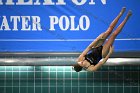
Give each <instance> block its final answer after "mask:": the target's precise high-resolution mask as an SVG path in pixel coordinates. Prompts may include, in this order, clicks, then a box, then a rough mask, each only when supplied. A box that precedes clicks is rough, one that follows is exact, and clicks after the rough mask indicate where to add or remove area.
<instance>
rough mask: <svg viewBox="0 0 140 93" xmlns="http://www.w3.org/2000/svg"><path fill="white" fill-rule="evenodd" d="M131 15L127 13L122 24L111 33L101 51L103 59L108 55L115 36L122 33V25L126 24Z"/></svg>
mask: <svg viewBox="0 0 140 93" xmlns="http://www.w3.org/2000/svg"><path fill="white" fill-rule="evenodd" d="M131 15H132V12H131V11H129V12H128V14H127V16H126V17H125V19H124V20H123V22H122V23H121V24H120V25H119V26H118V27H117V29H116V30H115V31H114V32H113V33H112V35H111V36H110V38H109V39H108V41H107V42H106V43H105V44H104V46H103V50H102V55H103V57H105V56H106V55H107V54H108V52H109V49H110V46H112V44H113V42H114V40H115V38H116V36H117V35H118V34H119V33H120V32H121V31H122V28H123V27H124V25H125V24H126V22H127V20H128V19H129V17H130V16H131Z"/></svg>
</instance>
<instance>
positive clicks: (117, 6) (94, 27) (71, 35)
mask: <svg viewBox="0 0 140 93" xmlns="http://www.w3.org/2000/svg"><path fill="white" fill-rule="evenodd" d="M15 1H17V0H15ZM40 1H41V2H43V0H40ZM53 1H57V0H53ZM89 1H90V0H88V1H87V3H85V4H84V5H81V6H76V5H75V4H74V3H72V1H71V0H65V2H66V5H50V6H47V5H46V6H44V5H39V6H33V5H26V6H23V5H18V6H17V5H14V6H13V5H8V6H7V5H0V11H1V12H0V16H1V17H0V25H1V23H2V16H6V17H7V20H8V22H9V23H10V19H9V17H10V16H39V17H40V18H41V27H42V31H21V30H20V29H21V22H19V23H18V28H19V30H18V31H2V30H0V51H1V52H5V51H10V52H15V51H29V52H32V51H35V52H40V51H41V52H56V51H57V52H60V51H69V52H77V51H78V52H79V51H82V50H84V49H85V48H86V47H87V45H88V44H90V43H91V41H92V40H94V39H95V38H96V37H97V36H98V35H99V34H100V33H102V32H103V31H105V30H106V29H107V28H108V26H109V24H110V23H111V22H112V20H113V19H114V18H115V17H116V16H117V14H118V13H119V12H120V10H121V8H122V7H123V6H125V7H127V11H128V10H129V9H131V10H132V11H133V16H132V17H131V18H130V20H129V21H128V22H127V24H126V25H125V27H124V29H123V31H122V32H121V33H120V34H119V35H118V37H117V39H116V41H115V43H114V46H115V51H133V50H135V51H138V50H140V46H139V45H140V39H139V38H140V37H139V35H140V32H139V29H140V26H139V24H140V18H139V15H140V13H139V9H140V0H107V2H106V4H105V5H103V4H102V3H101V1H100V0H95V3H96V4H95V5H89V4H88V2H89ZM126 13H127V12H125V14H124V15H123V16H122V18H121V19H120V21H119V23H121V21H122V20H123V19H124V17H125V15H126ZM62 15H66V16H76V20H75V25H78V23H79V18H80V16H82V15H86V16H88V17H89V19H90V27H89V29H88V30H86V31H82V30H79V31H70V29H68V30H67V31H62V30H61V29H60V27H59V26H58V25H56V26H55V28H56V30H55V31H50V30H49V27H50V19H49V16H58V17H60V16H62ZM119 23H118V25H119ZM29 24H32V22H29ZM118 25H117V26H118ZM9 26H10V27H11V28H12V27H13V23H10V24H9ZM117 26H116V27H117ZM130 39H133V40H130Z"/></svg>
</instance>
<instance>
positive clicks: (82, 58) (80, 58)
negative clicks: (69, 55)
mask: <svg viewBox="0 0 140 93" xmlns="http://www.w3.org/2000/svg"><path fill="white" fill-rule="evenodd" d="M84 59H85V57H84V55H80V56H79V57H78V59H77V62H81V61H83V60H84Z"/></svg>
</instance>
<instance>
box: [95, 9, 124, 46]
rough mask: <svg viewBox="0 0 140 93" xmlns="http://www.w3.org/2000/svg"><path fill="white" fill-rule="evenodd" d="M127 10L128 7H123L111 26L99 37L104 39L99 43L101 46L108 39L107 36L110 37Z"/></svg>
mask: <svg viewBox="0 0 140 93" xmlns="http://www.w3.org/2000/svg"><path fill="white" fill-rule="evenodd" d="M125 10H126V8H125V7H123V8H122V10H121V11H120V13H119V14H118V16H117V17H116V18H115V19H114V20H113V21H112V23H111V24H110V25H109V28H108V29H107V30H106V31H105V32H103V33H102V34H100V35H99V36H98V37H97V38H102V40H101V41H100V42H99V43H98V44H97V46H101V45H102V44H103V43H104V41H105V40H106V38H108V36H109V35H110V34H111V32H112V31H113V29H114V27H115V26H116V24H117V22H118V21H119V19H120V17H121V16H122V15H123V13H124V12H125Z"/></svg>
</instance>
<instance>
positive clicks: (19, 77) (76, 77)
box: [0, 66, 140, 93]
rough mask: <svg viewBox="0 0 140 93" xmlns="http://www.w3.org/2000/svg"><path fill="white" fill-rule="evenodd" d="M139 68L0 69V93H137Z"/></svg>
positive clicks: (139, 78) (45, 67) (139, 77)
mask: <svg viewBox="0 0 140 93" xmlns="http://www.w3.org/2000/svg"><path fill="white" fill-rule="evenodd" d="M139 85H140V67H139V66H127V67H126V66H125V67H124V66H122V67H114V66H113V67H107V66H106V67H102V69H100V70H99V71H97V72H86V71H82V72H80V73H77V72H75V71H73V70H72V67H71V66H68V67H67V66H65V67H64V66H48V67H47V66H36V67H35V66H0V93H140V86H139Z"/></svg>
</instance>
